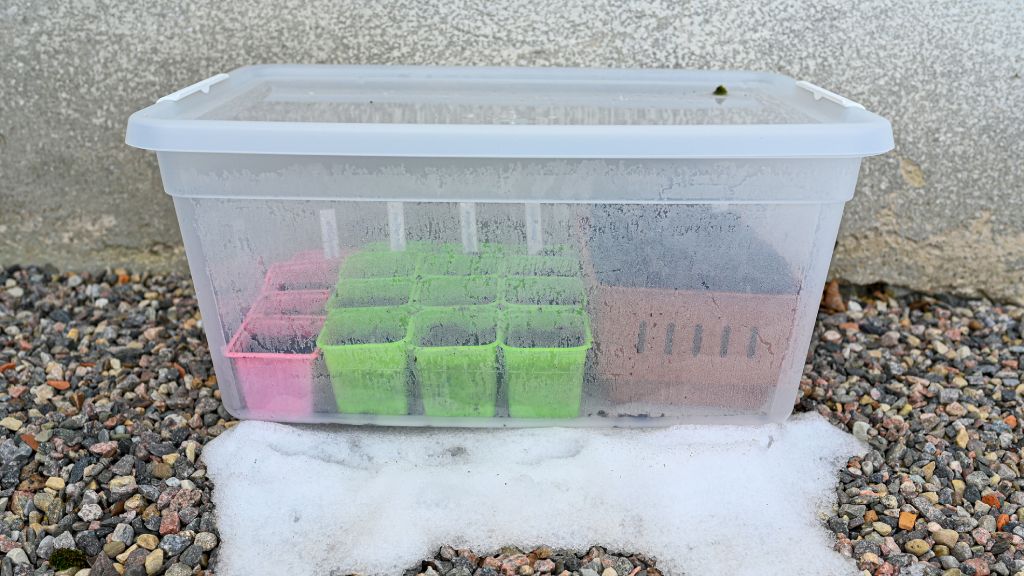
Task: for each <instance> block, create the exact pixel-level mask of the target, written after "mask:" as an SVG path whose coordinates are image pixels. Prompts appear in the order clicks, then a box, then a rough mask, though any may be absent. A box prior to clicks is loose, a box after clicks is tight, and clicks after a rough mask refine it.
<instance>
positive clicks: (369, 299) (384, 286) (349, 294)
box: [327, 278, 416, 310]
mask: <svg viewBox="0 0 1024 576" xmlns="http://www.w3.org/2000/svg"><path fill="white" fill-rule="evenodd" d="M415 286H416V284H415V282H413V281H412V280H411V279H409V278H343V279H341V280H340V281H339V282H338V285H337V287H336V288H335V290H334V294H333V295H332V296H331V298H330V300H328V301H327V309H328V310H333V309H335V308H366V307H376V306H405V305H407V304H409V302H410V301H411V300H412V293H413V289H414V288H415Z"/></svg>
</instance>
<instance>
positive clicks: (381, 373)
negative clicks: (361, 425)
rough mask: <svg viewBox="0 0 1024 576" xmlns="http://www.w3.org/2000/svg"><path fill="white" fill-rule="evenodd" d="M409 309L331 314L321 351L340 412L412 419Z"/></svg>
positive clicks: (323, 331) (325, 326) (333, 311)
mask: <svg viewBox="0 0 1024 576" xmlns="http://www.w3.org/2000/svg"><path fill="white" fill-rule="evenodd" d="M410 320H411V315H410V312H409V309H408V308H405V307H394V308H387V307H385V308H349V309H337V310H332V311H331V312H330V313H329V314H328V315H327V321H326V322H325V323H324V327H323V330H322V331H321V332H320V336H319V338H317V346H318V347H319V348H320V349H321V350H323V356H324V362H325V364H326V365H327V371H328V373H329V374H330V376H331V384H332V386H333V387H334V398H335V401H336V402H337V404H338V411H339V412H345V413H354V414H407V413H408V412H409V400H408V394H407V384H406V383H407V381H408V373H409V371H408V368H409V354H408V333H409V328H410Z"/></svg>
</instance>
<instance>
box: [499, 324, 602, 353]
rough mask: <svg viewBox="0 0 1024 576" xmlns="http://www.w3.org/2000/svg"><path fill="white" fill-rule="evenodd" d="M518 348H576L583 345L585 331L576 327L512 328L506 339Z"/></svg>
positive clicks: (509, 343)
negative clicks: (547, 328)
mask: <svg viewBox="0 0 1024 576" xmlns="http://www.w3.org/2000/svg"><path fill="white" fill-rule="evenodd" d="M505 340H506V342H507V343H508V345H509V346H514V347H516V348H574V347H576V346H583V333H582V332H581V331H580V330H577V329H575V328H571V329H570V328H563V327H558V328H552V329H549V330H512V331H510V332H509V335H508V337H507V338H506V339H505Z"/></svg>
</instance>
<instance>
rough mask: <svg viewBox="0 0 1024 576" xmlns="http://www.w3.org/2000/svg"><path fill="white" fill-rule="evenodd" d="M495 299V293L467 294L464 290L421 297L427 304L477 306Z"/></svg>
mask: <svg viewBox="0 0 1024 576" xmlns="http://www.w3.org/2000/svg"><path fill="white" fill-rule="evenodd" d="M495 300H497V297H496V295H495V294H468V293H465V292H461V293H460V292H442V293H437V294H431V295H429V296H428V297H426V298H424V299H423V304H425V305H427V306H470V305H473V306H477V305H481V304H490V303H492V302H494V301H495Z"/></svg>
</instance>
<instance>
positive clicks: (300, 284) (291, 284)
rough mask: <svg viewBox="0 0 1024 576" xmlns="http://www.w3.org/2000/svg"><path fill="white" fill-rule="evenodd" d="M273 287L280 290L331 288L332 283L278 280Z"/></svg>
mask: <svg viewBox="0 0 1024 576" xmlns="http://www.w3.org/2000/svg"><path fill="white" fill-rule="evenodd" d="M275 288H276V289H277V290H280V291H284V290H329V289H331V288H333V286H332V285H330V284H326V283H324V282H317V281H314V280H301V281H300V280H295V281H288V282H278V283H277V284H276V285H275Z"/></svg>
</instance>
